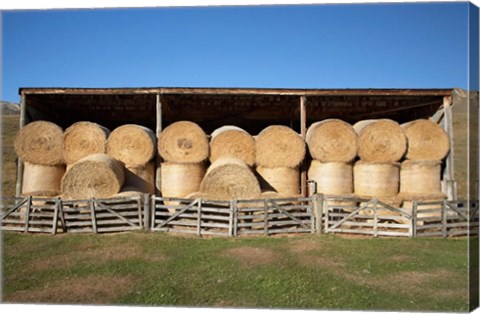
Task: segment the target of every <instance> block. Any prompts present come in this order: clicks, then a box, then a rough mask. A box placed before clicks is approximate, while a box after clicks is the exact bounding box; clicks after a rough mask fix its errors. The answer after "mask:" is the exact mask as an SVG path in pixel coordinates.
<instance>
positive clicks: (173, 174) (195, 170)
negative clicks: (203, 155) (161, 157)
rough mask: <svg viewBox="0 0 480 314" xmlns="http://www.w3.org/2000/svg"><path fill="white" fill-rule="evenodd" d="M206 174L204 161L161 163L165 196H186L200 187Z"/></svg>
mask: <svg viewBox="0 0 480 314" xmlns="http://www.w3.org/2000/svg"><path fill="white" fill-rule="evenodd" d="M204 175H205V165H204V164H203V163H188V164H187V163H173V162H163V163H162V164H161V170H160V176H161V179H160V181H161V191H162V196H163V197H185V196H187V195H189V194H191V193H193V192H197V191H198V190H199V188H200V182H202V179H203V176H204Z"/></svg>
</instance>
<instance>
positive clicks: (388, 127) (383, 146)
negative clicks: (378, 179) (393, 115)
mask: <svg viewBox="0 0 480 314" xmlns="http://www.w3.org/2000/svg"><path fill="white" fill-rule="evenodd" d="M353 128H354V129H355V131H356V132H357V134H358V156H360V158H361V159H362V160H363V161H368V162H396V161H399V160H400V159H401V158H402V157H403V155H405V152H406V150H407V137H406V136H405V132H404V131H403V129H402V127H401V126H400V125H399V124H398V123H397V122H395V121H393V120H390V119H379V120H364V121H360V122H357V123H356V124H355V125H354V126H353Z"/></svg>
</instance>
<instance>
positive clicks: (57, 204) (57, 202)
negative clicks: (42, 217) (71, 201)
mask: <svg viewBox="0 0 480 314" xmlns="http://www.w3.org/2000/svg"><path fill="white" fill-rule="evenodd" d="M60 206H61V200H60V198H57V199H56V200H55V210H54V212H53V223H52V234H53V235H55V234H57V225H58V214H59V211H60Z"/></svg>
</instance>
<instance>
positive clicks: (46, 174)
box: [22, 162, 65, 196]
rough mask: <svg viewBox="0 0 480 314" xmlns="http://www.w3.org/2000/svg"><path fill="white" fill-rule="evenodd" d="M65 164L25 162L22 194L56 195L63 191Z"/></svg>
mask: <svg viewBox="0 0 480 314" xmlns="http://www.w3.org/2000/svg"><path fill="white" fill-rule="evenodd" d="M64 174H65V165H55V166H44V165H35V164H31V163H29V162H25V163H24V170H23V184H22V195H31V196H56V195H59V194H60V191H61V181H62V177H63V175H64Z"/></svg>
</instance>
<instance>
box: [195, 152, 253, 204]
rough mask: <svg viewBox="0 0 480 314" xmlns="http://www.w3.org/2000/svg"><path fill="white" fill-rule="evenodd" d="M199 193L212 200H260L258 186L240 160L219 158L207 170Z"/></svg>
mask: <svg viewBox="0 0 480 314" xmlns="http://www.w3.org/2000/svg"><path fill="white" fill-rule="evenodd" d="M200 192H202V193H205V194H207V195H208V196H209V197H210V198H211V199H214V200H231V199H257V198H260V194H261V190H260V184H259V182H258V180H257V178H256V177H255V174H254V173H253V171H252V170H251V169H250V167H249V166H248V165H247V164H246V163H245V162H243V161H242V160H240V159H236V158H228V157H224V158H219V159H217V160H216V161H215V162H214V163H212V164H211V166H210V167H209V168H208V170H207V173H206V174H205V176H204V178H203V180H202V183H201V185H200Z"/></svg>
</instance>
